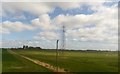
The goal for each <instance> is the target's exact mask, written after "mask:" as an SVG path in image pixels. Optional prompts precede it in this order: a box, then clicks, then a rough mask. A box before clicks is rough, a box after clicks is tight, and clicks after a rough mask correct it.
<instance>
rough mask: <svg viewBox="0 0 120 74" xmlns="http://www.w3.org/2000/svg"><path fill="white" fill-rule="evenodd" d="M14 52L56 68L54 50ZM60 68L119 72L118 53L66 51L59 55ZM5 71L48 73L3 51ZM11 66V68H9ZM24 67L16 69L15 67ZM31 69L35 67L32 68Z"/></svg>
mask: <svg viewBox="0 0 120 74" xmlns="http://www.w3.org/2000/svg"><path fill="white" fill-rule="evenodd" d="M13 51H14V52H16V53H18V54H21V55H24V56H27V57H30V58H33V59H38V60H40V61H43V62H46V63H49V64H51V65H54V66H56V61H55V60H56V57H55V55H56V53H55V51H54V50H32V49H31V50H13ZM58 61H59V62H58V66H59V67H60V68H64V69H65V70H68V71H70V72H118V54H117V52H80V51H77V52H76V51H64V52H62V53H60V54H59V59H58ZM3 62H4V63H3V71H11V70H12V71H31V69H32V71H48V70H46V69H45V68H43V67H40V66H38V65H35V64H33V63H32V62H29V61H28V60H25V59H22V58H20V57H19V59H18V56H16V55H11V54H9V53H8V52H7V51H3ZM8 66H9V67H8ZM14 66H15V67H22V68H21V69H18V68H17V69H15V67H14ZM31 67H34V69H33V68H31Z"/></svg>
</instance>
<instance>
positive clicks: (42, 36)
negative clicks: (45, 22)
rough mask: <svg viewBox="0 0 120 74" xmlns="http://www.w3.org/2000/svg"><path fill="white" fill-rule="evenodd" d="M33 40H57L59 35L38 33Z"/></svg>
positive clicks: (47, 32) (46, 32)
mask: <svg viewBox="0 0 120 74" xmlns="http://www.w3.org/2000/svg"><path fill="white" fill-rule="evenodd" d="M34 39H37V40H39V39H42V40H57V39H59V34H58V33H55V32H49V31H45V32H40V33H38V34H37V35H36V36H34Z"/></svg>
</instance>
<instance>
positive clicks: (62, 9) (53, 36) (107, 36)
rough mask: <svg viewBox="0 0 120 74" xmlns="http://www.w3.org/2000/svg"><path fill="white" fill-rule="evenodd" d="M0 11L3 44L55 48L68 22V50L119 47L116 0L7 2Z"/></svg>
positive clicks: (0, 31)
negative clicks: (90, 0) (102, 0)
mask: <svg viewBox="0 0 120 74" xmlns="http://www.w3.org/2000/svg"><path fill="white" fill-rule="evenodd" d="M0 13H2V14H0V18H2V21H0V33H1V35H2V40H3V47H18V46H22V45H23V44H28V45H31V46H41V47H43V48H55V41H56V40H57V39H59V40H60V44H61V30H62V28H61V26H62V25H65V28H66V33H65V35H66V48H68V49H110V50H116V49H118V47H117V46H118V2H117V1H114V2H112V1H111V2H107V0H104V2H89V1H88V2H4V3H2V11H1V12H0ZM9 40H17V41H12V42H9ZM19 40H21V41H19ZM24 40H27V42H25V41H24ZM28 40H30V41H28Z"/></svg>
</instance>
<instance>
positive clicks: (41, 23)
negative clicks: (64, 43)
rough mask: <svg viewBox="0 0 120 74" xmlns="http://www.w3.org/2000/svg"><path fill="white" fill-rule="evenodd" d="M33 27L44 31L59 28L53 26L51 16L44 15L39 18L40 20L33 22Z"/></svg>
mask: <svg viewBox="0 0 120 74" xmlns="http://www.w3.org/2000/svg"><path fill="white" fill-rule="evenodd" d="M31 22H32V25H33V26H34V27H36V28H40V29H42V30H54V29H57V27H56V26H55V25H54V24H52V23H51V22H52V21H51V19H50V16H49V15H48V14H42V15H41V16H39V18H36V19H34V20H32V21H31Z"/></svg>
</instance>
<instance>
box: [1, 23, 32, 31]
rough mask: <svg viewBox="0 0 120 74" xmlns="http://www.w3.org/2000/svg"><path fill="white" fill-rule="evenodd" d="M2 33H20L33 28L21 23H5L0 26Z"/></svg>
mask: <svg viewBox="0 0 120 74" xmlns="http://www.w3.org/2000/svg"><path fill="white" fill-rule="evenodd" d="M1 27H2V29H1V30H2V32H3V33H10V32H21V31H24V30H34V27H32V26H30V25H27V24H23V23H22V22H11V21H5V22H3V23H2V25H1Z"/></svg>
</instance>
